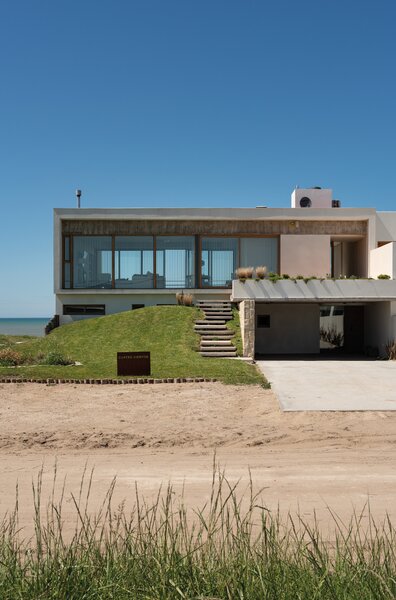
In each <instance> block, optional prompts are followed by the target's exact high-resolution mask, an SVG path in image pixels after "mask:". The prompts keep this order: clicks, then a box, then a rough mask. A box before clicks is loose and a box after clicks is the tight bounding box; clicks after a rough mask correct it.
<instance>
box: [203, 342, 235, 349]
mask: <svg viewBox="0 0 396 600" xmlns="http://www.w3.org/2000/svg"><path fill="white" fill-rule="evenodd" d="M202 346H210V347H212V346H231V347H232V348H234V346H233V345H232V342H231V340H201V347H202Z"/></svg>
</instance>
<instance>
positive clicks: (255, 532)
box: [0, 471, 396, 600]
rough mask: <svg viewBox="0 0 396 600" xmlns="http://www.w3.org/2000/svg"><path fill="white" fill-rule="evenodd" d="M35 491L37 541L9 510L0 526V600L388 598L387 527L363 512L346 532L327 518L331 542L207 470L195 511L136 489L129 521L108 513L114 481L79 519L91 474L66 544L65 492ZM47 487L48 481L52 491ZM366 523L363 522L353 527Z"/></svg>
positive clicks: (393, 588)
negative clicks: (204, 496)
mask: <svg viewBox="0 0 396 600" xmlns="http://www.w3.org/2000/svg"><path fill="white" fill-rule="evenodd" d="M41 481H42V478H41V475H40V476H39V478H38V481H37V482H36V483H35V485H34V486H33V495H34V506H35V513H34V514H35V518H34V521H35V534H34V536H33V537H32V539H30V540H26V539H24V538H23V531H21V530H19V523H18V503H17V504H16V507H15V511H14V512H13V513H12V514H11V515H8V517H7V518H5V519H4V521H3V523H2V525H1V528H0V590H1V591H0V596H1V598H2V599H13V600H14V599H16V598H35V599H37V598H43V599H44V598H45V599H55V598H56V599H57V600H58V599H68V600H72V599H76V600H77V599H78V600H82V599H99V598H100V599H110V598H111V599H117V600H123V599H127V598H128V599H131V598H137V599H161V600H162V599H171V598H172V599H181V598H185V599H187V598H188V599H193V598H194V599H198V598H200V599H204V598H205V599H209V598H210V599H217V598H221V599H223V598H224V599H240V600H242V599H249V600H254V599H260V600H262V599H277V600H278V599H291V600H295V599H310V600H311V599H318V598H320V599H322V598H323V599H332V600H334V599H338V598H340V599H341V598H342V599H348V600H354V599H356V600H364V599H369V598H370V599H371V598H389V599H390V598H395V595H396V579H395V576H396V569H395V567H396V559H395V530H394V527H393V525H392V524H391V522H390V520H389V519H386V520H385V522H383V523H382V524H381V525H378V524H376V523H375V521H374V519H373V518H372V516H371V515H370V511H369V507H367V509H366V512H365V514H354V515H353V517H352V519H351V521H350V522H349V523H348V524H343V523H341V522H340V521H339V519H338V518H337V517H336V516H335V515H333V522H334V535H333V536H332V542H329V541H326V540H324V539H323V538H322V536H321V533H320V530H319V527H318V523H317V522H315V521H314V522H313V523H311V524H308V523H305V522H304V521H303V519H302V518H301V517H298V516H297V517H292V516H291V515H289V516H287V517H286V518H285V519H282V518H281V516H280V514H279V512H278V513H275V514H272V513H271V512H270V511H268V510H267V509H266V508H265V506H263V504H262V502H261V500H260V496H261V494H254V493H253V485H252V483H251V485H250V486H249V489H248V491H247V492H246V493H245V494H239V492H238V486H237V485H232V484H231V483H230V482H229V481H228V480H227V479H226V477H225V476H224V473H223V472H220V471H214V476H213V482H212V489H211V494H210V498H209V500H208V502H207V503H206V505H205V506H203V507H202V509H200V510H196V511H193V510H191V509H188V508H187V507H186V506H185V505H184V504H183V501H182V500H181V501H179V500H175V494H174V492H173V490H172V488H171V487H170V486H169V487H168V488H167V489H166V490H163V492H162V491H160V492H159V493H158V496H157V498H156V500H155V501H154V502H151V503H147V502H146V501H145V500H144V499H142V497H141V496H140V495H139V493H138V492H137V491H136V497H135V501H134V508H133V510H132V512H131V513H128V514H127V511H126V510H125V509H124V507H123V506H118V507H114V506H113V501H112V500H113V491H114V486H115V481H113V483H112V484H111V486H110V488H109V491H108V493H107V495H106V498H105V499H104V501H103V504H102V506H101V508H100V510H99V511H98V512H97V513H96V514H95V515H92V514H91V513H90V511H89V508H88V507H89V497H90V493H91V484H92V473H91V475H89V474H88V475H86V477H85V478H84V479H83V481H82V485H81V487H80V492H79V494H78V496H77V497H74V496H72V502H73V504H74V508H75V515H76V523H75V528H74V531H73V533H72V536H71V539H68V540H66V535H65V531H64V520H63V517H62V506H63V504H64V501H65V494H64V491H62V493H61V494H60V498H59V499H56V498H55V493H54V491H53V492H52V497H51V499H50V501H49V503H48V504H47V505H46V506H45V507H43V505H42V487H41ZM53 490H55V480H54V487H53ZM363 523H365V525H363Z"/></svg>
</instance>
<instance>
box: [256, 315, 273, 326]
mask: <svg viewBox="0 0 396 600" xmlns="http://www.w3.org/2000/svg"><path fill="white" fill-rule="evenodd" d="M257 327H258V328H259V329H264V328H267V329H268V328H269V327H271V315H257Z"/></svg>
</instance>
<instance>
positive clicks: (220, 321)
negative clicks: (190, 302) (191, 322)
mask: <svg viewBox="0 0 396 600" xmlns="http://www.w3.org/2000/svg"><path fill="white" fill-rule="evenodd" d="M224 323H225V319H218V320H217V319H216V320H215V319H210V320H209V321H207V320H206V319H205V320H202V319H201V320H200V319H197V320H196V321H195V324H196V325H224Z"/></svg>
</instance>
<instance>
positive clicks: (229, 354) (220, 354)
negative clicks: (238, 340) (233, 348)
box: [200, 352, 237, 358]
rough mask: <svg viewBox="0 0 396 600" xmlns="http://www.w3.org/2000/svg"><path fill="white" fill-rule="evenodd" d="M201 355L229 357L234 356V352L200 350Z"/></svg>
mask: <svg viewBox="0 0 396 600" xmlns="http://www.w3.org/2000/svg"><path fill="white" fill-rule="evenodd" d="M200 355H201V356H206V357H208V358H231V357H233V356H236V355H237V353H236V352H200Z"/></svg>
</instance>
